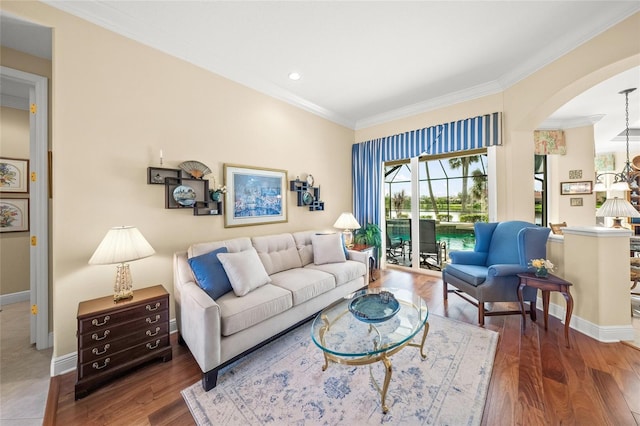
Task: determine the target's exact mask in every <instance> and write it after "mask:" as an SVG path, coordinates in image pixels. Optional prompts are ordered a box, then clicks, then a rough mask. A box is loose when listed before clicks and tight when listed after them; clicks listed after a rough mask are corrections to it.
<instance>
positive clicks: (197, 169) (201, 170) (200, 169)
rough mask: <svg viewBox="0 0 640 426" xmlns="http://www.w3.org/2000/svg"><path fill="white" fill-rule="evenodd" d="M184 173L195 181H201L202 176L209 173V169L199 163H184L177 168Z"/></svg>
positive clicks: (192, 161)
mask: <svg viewBox="0 0 640 426" xmlns="http://www.w3.org/2000/svg"><path fill="white" fill-rule="evenodd" d="M178 167H180V168H181V169H182V170H184V171H185V172H187V173H189V174H190V175H191V176H192V177H194V178H196V179H202V176H204V175H206V174H209V173H211V169H210V168H209V167H207V166H206V165H205V164H202V163H201V162H199V161H194V160H191V161H184V162H182V163H180V165H179V166H178Z"/></svg>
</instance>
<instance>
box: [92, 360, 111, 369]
mask: <svg viewBox="0 0 640 426" xmlns="http://www.w3.org/2000/svg"><path fill="white" fill-rule="evenodd" d="M110 361H111V359H109V358H106V359H105V360H104V364H102V365H100V364H98V363H97V362H94V363H93V364H91V366H92V367H93V368H94V369H96V370H102V369H103V368H105V367H106V366H107V365H109V362H110Z"/></svg>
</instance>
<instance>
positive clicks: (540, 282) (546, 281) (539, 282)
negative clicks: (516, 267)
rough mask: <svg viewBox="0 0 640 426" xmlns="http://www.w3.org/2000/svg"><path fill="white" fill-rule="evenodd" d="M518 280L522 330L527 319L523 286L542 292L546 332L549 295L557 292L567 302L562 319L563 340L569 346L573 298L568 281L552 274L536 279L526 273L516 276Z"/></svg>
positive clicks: (534, 276) (531, 274) (533, 275)
mask: <svg viewBox="0 0 640 426" xmlns="http://www.w3.org/2000/svg"><path fill="white" fill-rule="evenodd" d="M518 277H519V278H520V285H519V286H518V300H519V301H520V312H522V328H523V329H524V328H526V326H527V317H526V315H525V310H524V301H523V299H522V289H523V288H524V287H525V286H528V287H533V288H537V289H539V290H542V308H543V310H544V329H545V330H547V326H548V323H549V294H550V292H552V291H558V292H560V293H562V295H563V296H564V299H565V300H566V302H567V312H566V315H565V319H564V339H565V341H566V343H567V348H570V347H571V346H570V345H569V323H570V322H571V313H572V312H573V297H571V293H570V292H569V287H571V286H572V284H571V283H570V282H569V281H565V280H563V279H562V278H560V277H556V276H555V275H553V274H549V275H548V276H547V277H546V278H541V277H536V275H535V274H533V273H530V272H527V273H524V274H518Z"/></svg>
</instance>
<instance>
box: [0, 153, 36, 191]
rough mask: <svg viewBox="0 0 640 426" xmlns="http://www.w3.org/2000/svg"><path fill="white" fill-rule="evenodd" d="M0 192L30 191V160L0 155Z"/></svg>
mask: <svg viewBox="0 0 640 426" xmlns="http://www.w3.org/2000/svg"><path fill="white" fill-rule="evenodd" d="M0 192H11V193H14V194H26V193H28V192H29V160H23V159H20V158H5V157H0Z"/></svg>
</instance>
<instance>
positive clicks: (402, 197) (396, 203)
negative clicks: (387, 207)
mask: <svg viewBox="0 0 640 426" xmlns="http://www.w3.org/2000/svg"><path fill="white" fill-rule="evenodd" d="M406 199H407V194H406V193H405V192H404V189H403V190H402V191H400V192H396V193H395V194H393V207H394V208H395V209H396V217H400V211H401V210H402V206H404V202H405V201H406Z"/></svg>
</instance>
